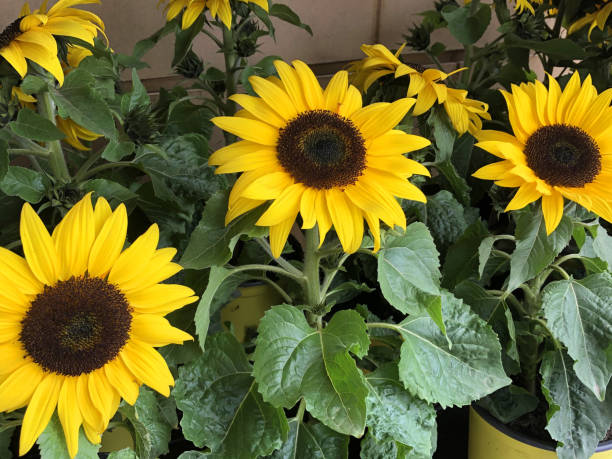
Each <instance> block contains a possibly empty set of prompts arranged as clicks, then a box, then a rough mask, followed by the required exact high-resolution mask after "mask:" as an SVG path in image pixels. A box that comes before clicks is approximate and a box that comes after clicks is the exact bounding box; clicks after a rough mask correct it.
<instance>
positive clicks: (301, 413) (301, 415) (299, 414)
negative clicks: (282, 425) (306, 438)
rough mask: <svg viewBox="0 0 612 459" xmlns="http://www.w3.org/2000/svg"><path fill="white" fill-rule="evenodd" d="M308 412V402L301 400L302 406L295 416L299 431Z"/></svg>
mask: <svg viewBox="0 0 612 459" xmlns="http://www.w3.org/2000/svg"><path fill="white" fill-rule="evenodd" d="M305 411H306V401H305V400H304V399H303V398H302V399H300V406H299V407H298V411H297V414H296V415H295V418H296V419H297V422H298V429H299V427H300V426H299V424H300V423H301V422H302V419H304V412H305Z"/></svg>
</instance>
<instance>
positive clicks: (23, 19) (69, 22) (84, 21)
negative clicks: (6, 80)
mask: <svg viewBox="0 0 612 459" xmlns="http://www.w3.org/2000/svg"><path fill="white" fill-rule="evenodd" d="M93 2H94V0H60V1H59V2H57V3H56V4H55V5H53V6H52V7H51V8H50V9H49V10H47V8H46V2H43V6H41V8H40V9H37V10H35V11H33V12H31V11H30V7H29V6H28V4H27V3H26V4H25V5H24V6H23V8H22V9H21V14H20V17H19V18H18V19H16V20H14V21H13V22H11V23H10V24H9V25H8V26H7V27H6V28H5V29H4V30H3V31H2V32H1V33H0V56H2V57H3V58H4V59H6V61H7V62H8V63H9V64H10V65H11V66H12V67H13V68H14V69H15V70H16V71H17V73H19V75H20V76H21V78H23V77H25V75H26V73H27V71H28V64H27V61H26V59H29V60H31V61H32V62H36V63H37V64H38V65H40V66H41V67H42V68H44V69H45V70H47V71H48V72H49V73H51V75H53V76H54V77H55V78H56V79H57V81H58V82H59V84H60V85H61V84H63V82H64V72H63V71H62V66H61V65H60V61H59V59H58V57H57V42H56V41H55V35H61V36H67V37H73V38H78V39H81V40H84V41H86V42H87V43H90V44H92V45H93V41H94V38H95V37H96V36H97V35H98V32H102V33H103V32H104V24H103V23H102V20H101V19H100V18H99V17H98V16H96V15H95V14H93V13H90V12H89V11H84V10H79V9H77V8H72V6H75V5H80V4H86V3H93Z"/></svg>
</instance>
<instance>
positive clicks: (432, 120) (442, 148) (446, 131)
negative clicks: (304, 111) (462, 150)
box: [427, 107, 457, 162]
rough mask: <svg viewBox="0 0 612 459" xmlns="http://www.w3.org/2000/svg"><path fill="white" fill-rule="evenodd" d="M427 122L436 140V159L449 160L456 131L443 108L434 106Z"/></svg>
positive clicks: (440, 160)
mask: <svg viewBox="0 0 612 459" xmlns="http://www.w3.org/2000/svg"><path fill="white" fill-rule="evenodd" d="M427 124H428V125H429V126H431V128H432V130H433V135H434V140H435V142H436V161H437V162H443V161H450V159H451V156H452V155H453V146H454V145H455V138H456V137H457V131H455V129H453V126H452V125H451V124H450V122H449V121H448V117H447V116H446V114H445V113H444V110H442V109H440V108H437V107H434V108H433V109H432V110H431V113H430V115H429V118H427Z"/></svg>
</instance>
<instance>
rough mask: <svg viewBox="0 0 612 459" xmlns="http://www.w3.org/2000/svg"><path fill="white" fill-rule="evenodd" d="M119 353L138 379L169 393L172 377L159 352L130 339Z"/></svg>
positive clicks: (165, 394)
mask: <svg viewBox="0 0 612 459" xmlns="http://www.w3.org/2000/svg"><path fill="white" fill-rule="evenodd" d="M119 355H120V357H121V360H123V363H125V366H126V367H127V368H128V369H129V370H130V371H131V372H132V373H133V374H134V376H136V377H137V378H138V379H139V380H141V381H142V382H143V383H145V384H146V385H147V386H149V387H151V388H152V389H154V390H156V391H157V392H159V393H160V394H162V395H164V396H166V397H168V396H169V395H170V387H171V386H174V378H173V377H172V374H171V373H170V370H169V369H168V365H166V361H165V360H164V358H163V357H162V356H161V355H160V354H159V352H157V351H156V350H155V349H153V348H152V347H151V346H149V345H147V344H144V343H143V342H141V341H138V340H136V339H131V340H130V341H129V342H128V343H127V344H126V345H125V347H124V348H123V350H122V351H121V353H120V354H119Z"/></svg>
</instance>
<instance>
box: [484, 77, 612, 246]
mask: <svg viewBox="0 0 612 459" xmlns="http://www.w3.org/2000/svg"><path fill="white" fill-rule="evenodd" d="M548 81H549V85H548V89H546V87H545V86H544V85H543V84H542V83H541V82H539V81H536V82H535V83H528V84H525V83H523V84H521V85H520V86H514V85H513V86H512V93H508V92H506V91H502V93H503V95H504V97H505V98H506V103H507V104H508V115H509V118H510V124H511V125H512V131H513V133H514V135H511V134H507V133H505V132H499V131H488V130H484V131H480V133H478V134H477V135H476V137H477V138H478V140H479V142H478V143H477V144H476V145H477V146H479V147H480V148H482V149H484V150H486V151H488V152H489V153H491V154H493V155H495V156H497V157H498V158H501V159H502V161H499V162H495V163H493V164H489V165H487V166H484V167H483V168H481V169H479V170H478V171H476V173H475V174H474V176H475V177H477V178H481V179H485V180H495V183H496V184H497V185H499V186H505V187H519V188H518V191H517V193H516V195H515V196H514V198H513V199H512V200H511V201H510V203H509V204H508V206H507V207H506V210H507V211H508V210H516V209H520V208H522V207H525V206H526V205H527V204H529V203H531V202H533V201H536V200H537V199H539V198H542V211H543V214H544V220H545V222H546V231H547V232H548V234H550V233H552V232H553V231H554V230H555V228H556V227H557V225H558V224H559V221H560V220H561V217H562V216H563V198H564V197H565V198H567V199H570V200H572V201H574V202H577V203H578V204H580V205H582V206H583V207H585V208H587V209H588V210H590V211H593V212H595V213H596V214H598V215H599V216H601V217H602V218H604V219H606V220H608V221H612V194H611V193H610V184H611V183H612V107H610V101H611V100H612V89H607V90H606V91H604V92H603V93H601V94H599V95H598V94H597V90H596V89H595V87H594V86H593V85H592V84H591V76H590V75H589V76H588V77H587V78H585V80H584V82H582V83H581V82H580V76H579V75H578V72H575V73H574V74H573V75H572V77H571V79H570V80H569V82H568V83H567V86H566V87H565V89H564V90H563V91H561V88H560V86H559V84H558V83H557V81H556V80H555V79H554V78H552V77H551V76H549V79H548Z"/></svg>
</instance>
